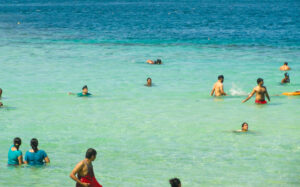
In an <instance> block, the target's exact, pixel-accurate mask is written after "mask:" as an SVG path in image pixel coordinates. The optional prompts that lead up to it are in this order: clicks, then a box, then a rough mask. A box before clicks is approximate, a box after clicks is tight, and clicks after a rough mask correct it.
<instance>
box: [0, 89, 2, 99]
mask: <svg viewBox="0 0 300 187" xmlns="http://www.w3.org/2000/svg"><path fill="white" fill-rule="evenodd" d="M2 92H3V90H2V89H1V88H0V99H1V97H2Z"/></svg>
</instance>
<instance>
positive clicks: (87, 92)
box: [69, 85, 92, 97]
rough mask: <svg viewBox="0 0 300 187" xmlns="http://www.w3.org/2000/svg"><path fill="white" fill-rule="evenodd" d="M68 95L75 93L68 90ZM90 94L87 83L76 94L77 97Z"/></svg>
mask: <svg viewBox="0 0 300 187" xmlns="http://www.w3.org/2000/svg"><path fill="white" fill-rule="evenodd" d="M69 95H75V94H74V93H71V92H69ZM91 95H92V94H90V93H89V89H88V87H87V85H84V86H83V87H82V92H81V93H78V94H77V96H78V97H88V96H91Z"/></svg>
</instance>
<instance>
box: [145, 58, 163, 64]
mask: <svg viewBox="0 0 300 187" xmlns="http://www.w3.org/2000/svg"><path fill="white" fill-rule="evenodd" d="M147 63H148V64H162V61H161V59H157V60H156V61H153V60H147Z"/></svg>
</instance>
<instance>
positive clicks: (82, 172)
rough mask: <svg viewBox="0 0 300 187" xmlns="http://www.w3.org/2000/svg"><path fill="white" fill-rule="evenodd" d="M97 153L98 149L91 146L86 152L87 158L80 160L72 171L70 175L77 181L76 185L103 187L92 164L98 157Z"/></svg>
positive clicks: (78, 186)
mask: <svg viewBox="0 0 300 187" xmlns="http://www.w3.org/2000/svg"><path fill="white" fill-rule="evenodd" d="M96 155H97V152H96V150H95V149H92V148H89V149H88V150H87V152H86V155H85V159H84V160H82V161H80V162H79V163H78V164H77V165H76V166H75V168H74V169H73V171H72V172H71V174H70V177H71V179H73V180H74V181H76V187H82V186H90V187H102V185H101V184H99V183H98V181H97V180H96V178H95V175H94V170H93V165H92V162H93V161H94V160H95V159H96ZM76 175H77V177H76Z"/></svg>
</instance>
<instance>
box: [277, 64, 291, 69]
mask: <svg viewBox="0 0 300 187" xmlns="http://www.w3.org/2000/svg"><path fill="white" fill-rule="evenodd" d="M279 70H280V71H289V70H291V68H290V67H289V66H288V63H287V62H284V64H283V66H281V67H280V68H279Z"/></svg>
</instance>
